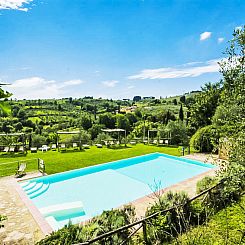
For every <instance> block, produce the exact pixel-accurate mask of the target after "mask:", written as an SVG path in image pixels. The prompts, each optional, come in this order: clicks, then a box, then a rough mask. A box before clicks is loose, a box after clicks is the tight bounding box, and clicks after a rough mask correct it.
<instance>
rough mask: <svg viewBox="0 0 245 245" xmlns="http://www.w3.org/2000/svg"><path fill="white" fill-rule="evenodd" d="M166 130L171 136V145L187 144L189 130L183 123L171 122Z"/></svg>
mask: <svg viewBox="0 0 245 245" xmlns="http://www.w3.org/2000/svg"><path fill="white" fill-rule="evenodd" d="M165 130H166V131H167V132H169V134H170V135H171V144H174V145H175V144H180V143H182V144H187V142H188V136H187V130H186V127H185V125H184V123H183V122H178V121H175V122H173V121H170V122H169V123H168V125H167V126H166V128H165Z"/></svg>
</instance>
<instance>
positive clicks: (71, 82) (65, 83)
mask: <svg viewBox="0 0 245 245" xmlns="http://www.w3.org/2000/svg"><path fill="white" fill-rule="evenodd" d="M82 83H85V81H83V80H80V79H75V80H69V81H66V82H63V85H64V86H73V85H79V84H82Z"/></svg>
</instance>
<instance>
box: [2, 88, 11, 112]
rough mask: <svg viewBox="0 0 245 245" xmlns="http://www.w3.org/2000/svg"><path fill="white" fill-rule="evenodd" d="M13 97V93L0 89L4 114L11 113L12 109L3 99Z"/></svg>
mask: <svg viewBox="0 0 245 245" xmlns="http://www.w3.org/2000/svg"><path fill="white" fill-rule="evenodd" d="M11 95H12V94H11V93H9V92H7V91H4V90H3V89H1V88H0V110H1V111H2V112H3V113H4V114H9V113H10V107H9V106H8V104H6V102H4V101H2V100H1V99H6V98H9V97H10V96H11Z"/></svg>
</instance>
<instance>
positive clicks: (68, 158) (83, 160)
mask: <svg viewBox="0 0 245 245" xmlns="http://www.w3.org/2000/svg"><path fill="white" fill-rule="evenodd" d="M153 152H161V153H165V154H169V155H175V156H180V155H181V152H180V150H179V148H178V147H166V146H165V147H163V146H162V147H160V146H159V147H158V146H151V145H143V144H137V145H135V146H127V147H124V146H123V147H121V148H116V149H110V148H106V147H103V148H96V147H95V146H92V147H91V148H90V149H86V150H83V151H74V150H67V152H58V151H48V152H37V153H30V152H29V151H28V153H27V155H23V154H22V155H21V154H18V153H15V154H12V155H10V154H2V155H0V176H1V177H2V176H8V175H13V174H15V171H16V169H17V166H18V161H23V160H25V161H26V162H27V171H34V170H37V159H38V158H41V159H43V160H44V162H45V165H46V172H47V173H48V174H53V173H58V172H63V171H67V170H71V169H76V168H82V167H87V166H92V165H96V164H100V163H105V162H110V161H115V160H119V159H123V158H128V157H134V156H139V155H144V154H147V153H153Z"/></svg>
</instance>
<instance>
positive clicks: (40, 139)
mask: <svg viewBox="0 0 245 245" xmlns="http://www.w3.org/2000/svg"><path fill="white" fill-rule="evenodd" d="M46 143H47V140H46V137H44V136H42V135H39V134H34V135H33V136H32V146H35V147H41V146H42V145H45V144H46Z"/></svg>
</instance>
